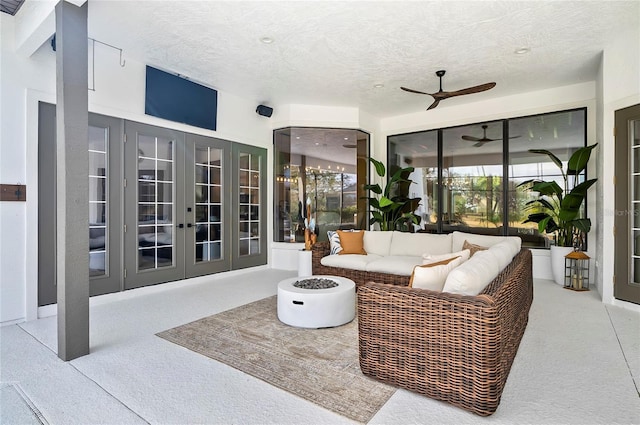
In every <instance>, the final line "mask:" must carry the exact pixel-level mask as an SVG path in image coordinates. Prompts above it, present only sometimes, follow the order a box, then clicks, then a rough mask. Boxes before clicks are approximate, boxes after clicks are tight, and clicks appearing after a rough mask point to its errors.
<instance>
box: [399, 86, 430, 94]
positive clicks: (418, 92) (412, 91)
mask: <svg viewBox="0 0 640 425" xmlns="http://www.w3.org/2000/svg"><path fill="white" fill-rule="evenodd" d="M400 88H401V89H402V90H404V91H408V92H409V93H417V94H426V95H427V96H433V95H432V94H431V93H425V92H423V91H418V90H414V89H409V88H406V87H400Z"/></svg>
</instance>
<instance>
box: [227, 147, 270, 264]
mask: <svg viewBox="0 0 640 425" xmlns="http://www.w3.org/2000/svg"><path fill="white" fill-rule="evenodd" d="M232 164H233V170H234V174H233V182H232V188H231V191H232V203H233V205H234V208H233V211H234V219H233V220H237V221H235V223H234V226H233V235H232V241H233V242H232V243H233V245H234V246H233V256H232V259H231V263H232V268H233V269H238V268H244V267H252V266H257V265H262V264H266V263H267V253H266V248H267V245H266V219H267V215H266V211H265V205H266V190H265V183H266V170H267V163H266V150H265V149H262V148H258V147H254V146H247V145H241V144H238V143H236V144H234V145H233V149H232Z"/></svg>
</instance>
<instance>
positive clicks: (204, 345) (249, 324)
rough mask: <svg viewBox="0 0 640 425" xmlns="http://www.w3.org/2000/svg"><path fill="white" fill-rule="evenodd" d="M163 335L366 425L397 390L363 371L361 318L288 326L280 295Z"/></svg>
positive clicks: (180, 327) (162, 334) (171, 330)
mask: <svg viewBox="0 0 640 425" xmlns="http://www.w3.org/2000/svg"><path fill="white" fill-rule="evenodd" d="M158 336H159V337H161V338H164V339H166V340H168V341H171V342H173V343H175V344H178V345H181V346H183V347H185V348H188V349H189V350H192V351H195V352H198V353H200V354H203V355H205V356H207V357H210V358H212V359H215V360H218V361H220V362H223V363H225V364H227V365H229V366H231V367H234V368H236V369H238V370H241V371H242V372H245V373H247V374H249V375H251V376H255V377H256V378H259V379H262V380H263V381H265V382H268V383H269V384H271V385H275V386H276V387H278V388H282V389H283V390H286V391H288V392H290V393H293V394H295V395H297V396H300V397H302V398H304V399H306V400H309V401H311V402H313V403H316V404H318V405H320V406H322V407H324V408H326V409H329V410H331V411H333V412H336V413H338V414H340V415H344V416H346V417H348V418H350V419H354V420H356V421H359V422H363V423H366V422H368V421H369V420H370V419H371V418H372V417H373V415H375V414H376V412H377V411H378V410H379V409H380V408H381V407H382V405H383V404H384V403H386V402H387V400H388V399H389V397H391V396H392V395H393V393H394V392H395V390H396V389H395V388H394V387H391V386H388V385H385V384H382V383H380V382H377V381H375V380H373V379H370V378H368V377H366V376H364V375H363V374H362V372H361V371H360V366H359V365H358V324H357V319H356V320H354V321H353V322H351V323H348V324H346V325H344V326H339V327H336V328H327V329H301V328H295V327H291V326H287V325H285V324H283V323H281V322H280V321H279V320H278V316H277V311H276V297H275V296H273V297H269V298H265V299H263V300H260V301H256V302H253V303H250V304H247V305H243V306H241V307H238V308H235V309H232V310H228V311H225V312H223V313H219V314H216V315H214V316H209V317H205V318H204V319H200V320H197V321H195V322H191V323H187V324H186V325H182V326H178V327H177V328H173V329H169V330H166V331H163V332H160V333H159V334H158Z"/></svg>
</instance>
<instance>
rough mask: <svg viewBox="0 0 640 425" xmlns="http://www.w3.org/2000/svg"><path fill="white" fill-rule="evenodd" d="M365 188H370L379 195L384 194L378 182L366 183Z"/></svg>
mask: <svg viewBox="0 0 640 425" xmlns="http://www.w3.org/2000/svg"><path fill="white" fill-rule="evenodd" d="M364 190H370V191H372V192H373V193H377V194H378V195H381V194H382V188H381V187H380V185H379V184H377V183H376V184H365V185H364Z"/></svg>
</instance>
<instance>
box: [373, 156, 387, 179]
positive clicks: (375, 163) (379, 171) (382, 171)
mask: <svg viewBox="0 0 640 425" xmlns="http://www.w3.org/2000/svg"><path fill="white" fill-rule="evenodd" d="M369 161H371V163H372V164H373V166H374V167H375V169H376V173H377V174H378V175H379V176H380V177H384V175H385V173H386V171H385V167H384V164H383V163H382V162H380V161H378V160H377V159H375V158H371V157H369Z"/></svg>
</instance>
